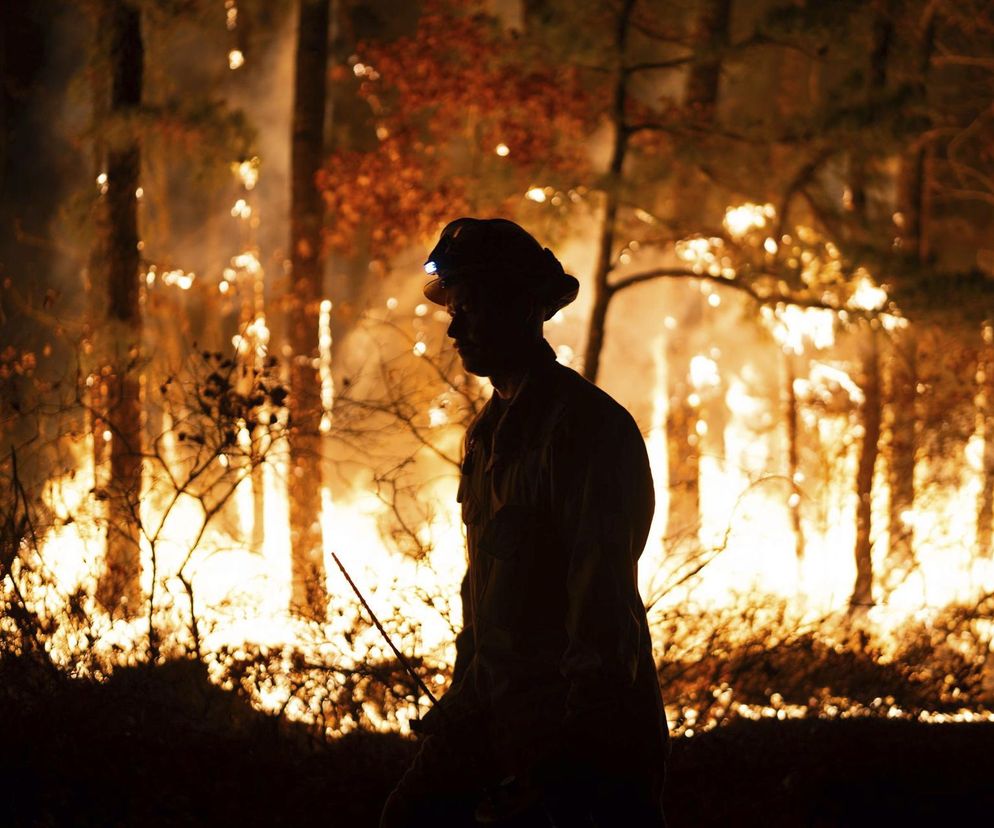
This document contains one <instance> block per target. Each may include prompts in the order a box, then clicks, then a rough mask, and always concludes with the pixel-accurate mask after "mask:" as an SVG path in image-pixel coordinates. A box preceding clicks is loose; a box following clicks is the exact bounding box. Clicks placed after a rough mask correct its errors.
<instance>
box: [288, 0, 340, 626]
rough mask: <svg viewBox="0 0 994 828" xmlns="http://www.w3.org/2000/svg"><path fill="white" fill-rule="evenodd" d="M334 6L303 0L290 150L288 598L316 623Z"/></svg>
mask: <svg viewBox="0 0 994 828" xmlns="http://www.w3.org/2000/svg"><path fill="white" fill-rule="evenodd" d="M329 5H330V0H300V4H299V9H300V16H299V19H298V22H297V55H296V64H295V75H294V104H293V144H292V149H291V153H292V155H291V166H292V182H291V186H292V194H291V206H290V258H291V264H292V271H291V284H292V301H291V304H290V306H289V307H288V326H289V338H290V346H291V348H292V349H293V358H292V363H291V368H290V391H291V394H290V400H289V406H290V417H291V431H290V479H289V496H290V538H291V568H292V577H293V589H292V595H291V599H290V600H291V610H292V611H294V612H297V613H300V614H302V615H305V616H308V617H313V618H324V616H325V612H326V604H327V595H326V588H325V566H324V547H323V543H322V536H321V484H322V480H321V433H320V425H321V414H322V411H321V378H320V373H319V370H318V368H317V367H316V365H317V358H318V318H319V312H320V302H321V294H322V287H323V284H322V283H323V277H324V258H323V256H322V253H321V246H322V238H321V231H322V226H323V221H324V207H323V202H322V199H321V194H320V193H319V192H318V189H317V187H316V186H315V182H314V178H315V175H316V173H317V172H318V170H319V169H320V167H321V163H322V160H323V155H324V120H325V102H326V97H327V63H328V23H329Z"/></svg>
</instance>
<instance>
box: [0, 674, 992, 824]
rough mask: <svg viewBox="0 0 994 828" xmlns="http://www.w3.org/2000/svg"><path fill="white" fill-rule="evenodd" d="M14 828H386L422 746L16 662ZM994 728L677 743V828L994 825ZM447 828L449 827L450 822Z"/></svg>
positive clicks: (794, 728) (158, 678)
mask: <svg viewBox="0 0 994 828" xmlns="http://www.w3.org/2000/svg"><path fill="white" fill-rule="evenodd" d="M0 744H2V749H0V787H2V789H4V790H5V792H6V795H5V796H3V797H2V798H0V826H166V825H177V826H178V825H182V826H217V825H246V826H252V825H267V826H272V825H288V826H289V825H300V826H309V825H322V826H375V825H376V821H377V815H378V813H379V808H380V804H381V803H382V801H383V799H384V797H385V795H386V793H387V792H388V791H389V789H390V788H391V786H392V785H393V783H394V781H395V780H396V779H397V778H398V777H399V775H400V774H401V773H402V771H403V768H404V767H405V765H406V763H407V762H408V761H409V760H410V758H411V756H412V754H413V751H414V749H415V745H414V743H413V742H412V741H411V740H410V739H407V738H404V737H401V736H398V735H394V734H379V733H367V732H358V733H353V734H351V735H349V736H346V737H344V738H342V739H338V740H334V741H330V742H324V741H319V740H315V739H314V738H313V735H312V734H311V732H310V731H309V729H307V728H305V727H303V726H300V725H296V724H294V723H291V722H287V721H286V720H285V719H277V718H276V717H274V716H270V715H266V714H264V713H259V712H257V711H255V710H253V709H252V708H251V707H250V706H249V705H248V704H247V703H246V702H245V701H244V699H243V698H241V697H240V696H238V695H237V694H235V693H232V692H226V691H224V690H222V689H220V688H218V687H216V686H215V685H213V684H211V683H210V682H209V680H208V679H207V676H206V672H205V670H204V669H203V667H202V666H200V665H198V664H197V663H196V662H168V663H166V664H164V665H161V666H159V667H156V668H154V669H149V668H132V669H122V670H119V671H117V672H116V673H115V674H114V675H113V676H112V677H111V679H110V680H108V681H106V682H103V683H98V682H95V681H88V680H78V679H77V680H74V679H68V678H64V677H52V676H40V675H38V674H37V673H36V671H35V669H34V668H32V667H31V666H30V665H29V664H28V663H26V662H24V661H22V660H20V659H10V658H8V659H5V660H3V661H0ZM992 777H994V723H986V722H985V723H951V724H924V723H921V722H916V721H908V720H888V719H886V718H872V717H860V718H852V719H833V720H827V719H818V718H810V719H796V720H787V721H777V720H775V719H762V720H759V721H749V720H742V719H740V720H736V721H734V722H732V723H731V724H728V725H726V726H723V727H719V728H716V729H714V730H711V731H708V732H706V733H702V734H698V735H696V736H694V737H693V738H681V739H677V740H675V743H674V746H673V753H672V757H671V762H670V768H669V776H668V780H667V789H666V809H667V817H668V820H669V823H670V826H671V828H709V827H710V826H744V827H746V826H766V828H772V827H773V826H806V827H807V826H809V827H810V828H843V827H844V826H846V827H848V826H874V828H887V827H888V826H916V825H930V826H939V825H941V826H947V825H948V826H952V825H988V824H991V820H992V818H994V778H992ZM440 828H442V826H440Z"/></svg>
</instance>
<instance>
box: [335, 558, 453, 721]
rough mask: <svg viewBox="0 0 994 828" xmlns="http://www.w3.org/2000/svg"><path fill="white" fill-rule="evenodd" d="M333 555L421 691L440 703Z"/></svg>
mask: <svg viewBox="0 0 994 828" xmlns="http://www.w3.org/2000/svg"><path fill="white" fill-rule="evenodd" d="M331 557H332V558H334V559H335V563H336V564H337V565H338V568H339V569H340V570H342V574H343V575H344V576H345V580H346V581H348V582H349V586H350V587H352V591H353V592H354V593H355V594H356V598H358V599H359V601H360V602H361V603H362V605H363V606H364V607H365V608H366V612H367V613H368V614H369V617H370V618H371V619H372V621H373V624H375V625H376V629H378V630H379V631H380V635H382V636H383V640H384V641H386V642H387V644H389V645H390V649H391V650H393V654H394V655H395V656H397V660H398V661H399V662H400V663H401V666H402V667H403V668H404V669H405V670H407V674H408V675H409V676H410V677H411V678H412V679H414V681H415V682H417V685H418V687H419V688H420V689H421V691H422V692H423V693H424V694H425V695H426V696H427V697H428V698H429V699H431V703H432V704H438V699H436V698H435V696H434V695H433V694H432V692H431V690H429V689H428V685H427V684H425V683H424V682H423V681H422V680H421V676H419V675H418V674H417V673H416V672H414V668H413V667H412V666H411V662H409V661H408V660H407V657H406V656H405V655H404V654H403V653H402V652H401V651H400V650H398V649H397V645H396V644H394V643H393V639H391V638H390V636H389V635H387V631H386V630H385V629H383V625H382V624H381V623H380V619H379V618H377V617H376V613H375V612H373V608H372V607H371V606H369V604H368V603H367V602H366V599H365V598H363V596H362V593H361V592H359V587H357V586H356V585H355V581H353V580H352V576H351V575H349V573H348V571H347V570H346V569H345V566H344V565H343V564H342V562H341V561H340V560H339V559H338V555H336V554H335V553H334V552H332V553H331Z"/></svg>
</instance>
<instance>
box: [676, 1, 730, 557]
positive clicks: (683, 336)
mask: <svg viewBox="0 0 994 828" xmlns="http://www.w3.org/2000/svg"><path fill="white" fill-rule="evenodd" d="M731 6H732V4H731V0H708V2H706V3H705V4H704V6H703V8H702V9H701V12H700V16H699V18H698V20H697V25H696V33H695V39H696V43H697V46H698V48H699V49H700V50H701V53H702V55H703V57H702V58H701V59H699V60H695V61H694V62H693V63H692V64H691V66H690V69H689V72H688V75H687V81H686V86H685V89H684V106H685V108H686V109H687V110H688V112H689V111H693V115H692V117H694V118H696V119H697V120H698V121H699V122H700V123H702V124H710V123H712V122H713V121H714V116H715V108H716V106H717V104H718V90H719V86H720V81H721V57H720V52H721V48H722V47H723V46H725V45H727V43H728V35H729V22H730V16H731ZM695 185H696V182H695V181H694V179H693V171H692V170H687V169H684V170H683V171H682V172H681V173H680V174H679V175H678V177H677V180H676V183H675V186H674V204H677V205H681V210H682V211H683V215H682V218H683V220H684V221H685V222H687V224H688V225H689V226H691V227H695V226H700V225H702V224H703V222H704V221H705V219H706V217H705V215H704V211H703V210H702V209H701V208H700V206H698V207H697V209H693V208H692V207H690V205H700V198H699V196H698V195H696V194H695V193H694V189H695ZM703 317H704V313H703V297H701V296H700V294H698V293H697V292H696V291H694V292H693V294H692V295H691V296H690V298H689V300H688V304H687V305H686V306H685V309H684V311H683V313H682V314H679V315H677V322H676V328H675V329H674V330H673V331H671V332H670V335H669V336H667V348H666V354H667V376H668V378H669V394H668V397H669V407H668V415H667V423H666V440H667V454H668V457H669V514H668V516H667V523H666V526H667V529H666V534H667V537H669V538H687V537H691V535H692V536H693V537H695V538H696V534H697V530H698V528H699V526H700V522H701V518H700V488H701V481H700V477H701V472H700V457H701V452H700V438H701V436H700V435H699V434H698V433H697V429H696V427H697V421H698V419H700V416H701V414H700V412H699V411H697V410H696V407H695V406H694V405H692V404H691V402H690V394H691V393H692V392H694V391H695V390H696V389H694V387H693V385H692V383H691V381H690V360H691V359H692V358H693V357H694V351H695V344H696V342H697V341H699V333H700V327H701V324H702V321H703Z"/></svg>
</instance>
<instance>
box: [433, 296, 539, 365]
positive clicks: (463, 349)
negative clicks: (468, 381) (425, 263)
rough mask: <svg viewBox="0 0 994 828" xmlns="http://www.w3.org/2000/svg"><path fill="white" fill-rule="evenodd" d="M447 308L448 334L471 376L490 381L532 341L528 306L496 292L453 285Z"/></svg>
mask: <svg viewBox="0 0 994 828" xmlns="http://www.w3.org/2000/svg"><path fill="white" fill-rule="evenodd" d="M446 308H447V310H448V312H449V316H450V317H451V319H452V321H451V322H450V323H449V328H448V331H447V333H448V335H449V336H450V337H451V338H452V340H453V345H454V346H455V349H456V351H458V353H459V357H460V358H461V359H462V363H463V366H464V367H465V369H466V370H467V371H468V372H469V373H471V374H476V375H477V376H481V377H492V376H494V375H495V374H500V373H502V372H503V371H506V370H508V369H509V368H512V367H513V366H514V365H515V364H516V362H517V361H518V360H519V358H520V355H521V354H522V353H524V352H525V351H526V350H527V349H528V347H529V346H530V345H531V344H532V343H533V341H534V339H535V336H534V334H533V332H532V330H531V326H530V325H529V324H528V318H529V316H530V313H529V308H528V307H527V305H526V304H525V303H523V302H522V301H521V299H520V298H516V297H514V296H513V294H509V293H507V292H504V291H501V290H499V289H497V288H490V289H489V290H484V289H482V288H480V287H478V286H474V285H471V284H466V283H459V284H456V285H453V286H452V288H450V290H449V293H448V296H447V297H446Z"/></svg>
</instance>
